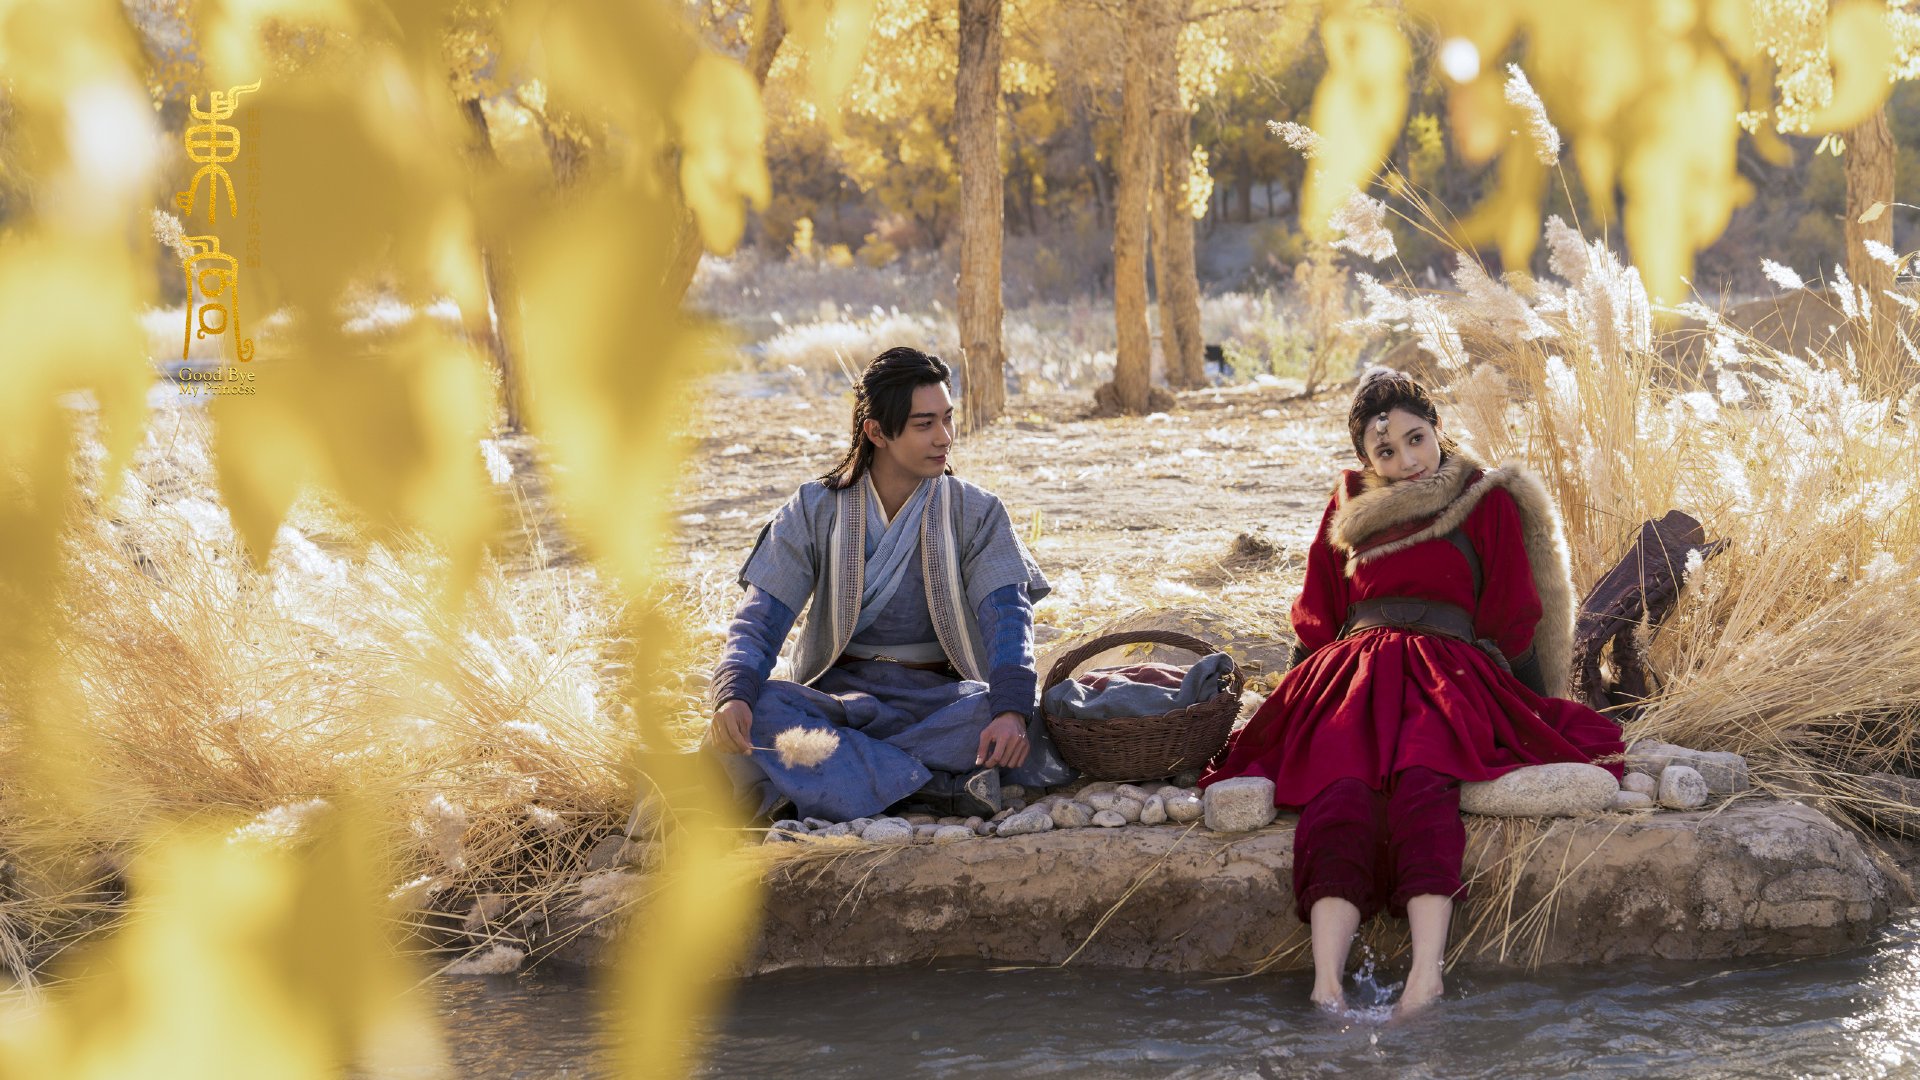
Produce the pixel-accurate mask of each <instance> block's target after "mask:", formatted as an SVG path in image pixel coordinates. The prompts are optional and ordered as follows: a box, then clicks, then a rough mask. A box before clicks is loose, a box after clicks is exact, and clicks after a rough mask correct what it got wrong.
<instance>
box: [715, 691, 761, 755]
mask: <svg viewBox="0 0 1920 1080" xmlns="http://www.w3.org/2000/svg"><path fill="white" fill-rule="evenodd" d="M707 741H708V742H710V743H712V744H713V748H714V749H715V750H718V751H720V752H721V753H723V754H744V753H746V752H747V751H748V750H751V749H753V707H752V706H750V705H748V704H747V703H746V702H744V701H741V700H740V699H739V698H734V699H733V700H732V701H729V702H727V703H726V704H724V705H722V706H720V707H719V708H718V709H715V710H714V713H713V726H712V727H710V728H708V729H707Z"/></svg>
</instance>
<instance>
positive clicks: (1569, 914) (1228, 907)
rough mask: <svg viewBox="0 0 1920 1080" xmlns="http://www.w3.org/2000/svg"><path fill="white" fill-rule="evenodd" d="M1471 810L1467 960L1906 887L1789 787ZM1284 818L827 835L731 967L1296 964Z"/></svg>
mask: <svg viewBox="0 0 1920 1080" xmlns="http://www.w3.org/2000/svg"><path fill="white" fill-rule="evenodd" d="M1469 820H1470V825H1471V826H1472V827H1471V828H1470V830H1469V843H1468V849H1467V857H1466V868H1465V869H1466V873H1467V876H1468V880H1469V889H1470V895H1469V896H1468V898H1467V900H1466V901H1465V902H1464V903H1463V904H1462V906H1461V908H1460V911H1459V913H1458V915H1457V916H1456V919H1455V941H1456V945H1457V947H1459V953H1458V955H1459V959H1460V960H1461V961H1462V962H1465V963H1469V964H1475V965H1509V966H1517V965H1524V964H1528V963H1535V962H1538V963H1546V964H1556V963H1598V962H1607V961H1613V960H1619V959H1625V958H1630V957H1665V958H1672V959H1713V958H1724V957H1737V956H1750V955H1760V954H1765V955H1782V956H1805V955H1816V954H1821V953H1828V952H1833V951H1837V950H1842V949H1848V948H1853V947H1857V946H1860V945H1862V944H1864V943H1865V942H1866V941H1867V940H1868V938H1869V935H1870V934H1871V932H1872V931H1873V929H1874V928H1875V927H1877V926H1879V925H1880V924H1881V923H1882V922H1883V921H1885V920H1886V919H1887V918H1888V916H1889V915H1890V914H1891V913H1892V912H1893V911H1894V910H1895V909H1896V908H1897V907H1899V906H1901V905H1904V904H1907V903H1911V901H1912V891H1911V887H1910V886H1909V884H1908V882H1907V880H1906V876H1905V874H1904V873H1902V871H1901V870H1900V868H1899V867H1898V866H1896V865H1895V864H1894V863H1893V862H1892V861H1891V860H1890V859H1888V858H1886V857H1885V856H1884V855H1883V854H1881V853H1880V852H1878V851H1877V850H1875V849H1873V848H1871V847H1870V846H1869V845H1866V844H1863V843H1862V842H1861V840H1860V838H1859V836H1858V835H1857V834H1856V833H1854V832H1852V831H1850V830H1848V829H1845V828H1843V827H1841V826H1840V825H1838V824H1836V823H1835V822H1833V821H1832V820H1831V819H1829V818H1827V817H1826V816H1825V815H1824V814H1822V813H1820V812H1819V811H1817V810H1815V809H1813V808H1811V807H1808V806H1804V805H1801V804H1799V803H1796V802H1783V801H1780V800H1775V799H1766V798H1741V799H1735V800H1733V801H1731V802H1727V803H1724V804H1721V805H1720V806H1719V807H1717V808H1716V809H1713V810H1702V811H1687V812H1665V813H1657V814H1648V813H1644V812H1643V813H1636V814H1620V813H1605V814H1596V815H1592V816H1587V817H1580V818H1561V819H1556V820H1553V821H1550V822H1527V821H1521V820H1519V819H1490V818H1470V819H1469ZM1293 823H1294V818H1293V817H1292V816H1291V815H1282V816H1281V817H1280V818H1279V819H1278V820H1277V821H1275V822H1274V823H1272V824H1270V825H1267V826H1265V827H1263V828H1260V829H1257V830H1254V831H1251V832H1241V833H1220V832H1214V831H1211V830H1209V829H1207V828H1206V827H1205V826H1204V825H1203V824H1201V823H1197V822H1196V823H1193V824H1190V825H1175V824H1167V825H1161V826H1157V827H1151V828H1148V827H1129V828H1114V829H1100V828H1081V829H1055V830H1048V831H1045V832H1036V833H1027V834H1022V835H1014V836H996V837H993V838H981V837H976V838H973V839H962V840H958V841H955V842H949V843H930V844H921V845H914V844H899V845H863V844H858V843H856V842H854V841H852V840H851V839H849V840H848V841H847V842H846V843H845V844H844V845H841V846H839V847H838V849H837V850H834V849H829V848H821V849H819V850H812V851H808V852H805V853H804V854H802V855H799V856H793V855H784V856H780V857H775V856H763V857H768V858H769V859H770V861H769V864H768V870H767V874H766V878H767V886H768V892H767V897H766V921H765V924H764V926H763V928H762V931H761V934H760V937H759V939H758V941H757V942H756V944H755V946H754V948H753V950H752V952H751V954H750V955H749V958H748V959H747V961H746V962H745V964H744V970H743V973H744V974H756V973H760V972H766V971H774V970H779V969H782V968H792V967H843V966H861V965H879V964H905V963H923V962H928V961H933V960H938V959H942V958H967V959H973V960H978V959H988V960H994V961H999V962H1003V963H1013V964H1062V963H1067V962H1072V963H1074V964H1078V965H1113V966H1121V967H1135V968H1151V969H1158V970H1166V971H1188V972H1217V973H1226V974H1244V973H1249V972H1255V971H1262V970H1291V969H1300V968H1305V967H1307V966H1309V957H1308V956H1307V955H1306V951H1305V949H1304V948H1302V947H1301V946H1302V945H1303V943H1304V942H1305V940H1306V931H1305V927H1304V926H1303V925H1302V924H1301V923H1300V922H1299V921H1298V920H1297V919H1296V918H1295V917H1294V914H1293V896H1292V891H1291V887H1290V884H1289V876H1290V870H1291V868H1292V862H1293ZM797 846H798V845H774V846H770V847H769V848H768V849H767V850H768V851H772V850H775V849H776V848H778V849H785V848H788V847H797ZM1494 905H1498V906H1499V908H1500V909H1501V910H1498V911H1495V910H1493V907H1494ZM1491 927H1504V928H1505V929H1502V930H1499V931H1497V932H1496V931H1492V930H1490V929H1489V928H1491ZM580 929H581V930H582V932H580V933H579V934H578V935H577V936H575V937H574V939H573V942H572V944H571V945H569V946H568V947H566V948H565V949H563V950H562V951H561V953H560V954H559V956H558V957H557V958H558V959H560V960H562V961H570V962H574V963H584V964H597V963H600V962H604V961H605V960H607V959H608V958H609V957H610V956H611V955H612V952H613V950H612V948H611V947H610V946H611V944H612V938H613V937H614V936H615V935H616V934H617V933H618V928H617V926H615V925H613V924H610V923H606V922H602V923H599V924H595V925H593V926H590V927H584V928H580ZM1390 932H1391V931H1390Z"/></svg>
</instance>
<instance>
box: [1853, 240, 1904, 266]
mask: <svg viewBox="0 0 1920 1080" xmlns="http://www.w3.org/2000/svg"><path fill="white" fill-rule="evenodd" d="M1861 245H1862V246H1863V247H1865V248H1866V249H1867V254H1868V255H1870V256H1872V257H1873V258H1874V259H1875V260H1877V261H1879V262H1883V263H1886V264H1887V265H1888V266H1891V267H1893V268H1894V269H1895V270H1899V269H1900V254H1899V252H1896V251H1894V250H1893V249H1892V248H1890V247H1888V246H1887V245H1885V244H1883V243H1881V242H1880V241H1878V240H1863V241H1861Z"/></svg>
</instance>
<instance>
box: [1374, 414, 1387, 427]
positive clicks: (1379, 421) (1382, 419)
mask: <svg viewBox="0 0 1920 1080" xmlns="http://www.w3.org/2000/svg"><path fill="white" fill-rule="evenodd" d="M1373 430H1375V431H1385V430H1387V414H1386V413H1381V414H1380V415H1379V416H1376V417H1374V418H1373Z"/></svg>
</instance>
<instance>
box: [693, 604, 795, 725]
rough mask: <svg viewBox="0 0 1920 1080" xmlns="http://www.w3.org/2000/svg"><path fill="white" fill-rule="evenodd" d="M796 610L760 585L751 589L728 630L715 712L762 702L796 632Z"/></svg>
mask: <svg viewBox="0 0 1920 1080" xmlns="http://www.w3.org/2000/svg"><path fill="white" fill-rule="evenodd" d="M795 618H796V616H795V615H794V612H793V609H792V608H790V607H788V606H787V605H785V604H783V603H781V602H780V601H779V600H778V599H776V598H775V597H774V595H773V594H772V593H770V592H768V591H767V590H765V589H762V588H760V587H759V586H758V585H749V586H747V598H746V599H745V600H742V601H741V602H740V609H739V610H738V611H735V612H734V613H733V624H732V625H731V626H728V627H727V645H726V648H725V649H724V650H722V651H721V653H720V663H719V665H718V666H716V667H715V668H714V669H713V690H712V696H713V704H714V707H715V708H719V707H720V706H722V705H725V704H726V703H727V702H729V701H732V700H735V699H738V700H740V701H744V702H746V703H747V707H748V708H752V707H753V706H754V705H755V704H756V703H758V702H759V700H760V687H761V684H763V683H765V682H766V681H767V676H768V675H769V674H771V673H772V671H773V663H774V661H775V660H776V659H778V658H779V656H780V646H781V645H782V644H784V643H785V642H786V640H787V632H788V631H790V630H792V629H793V623H794V619H795Z"/></svg>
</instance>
